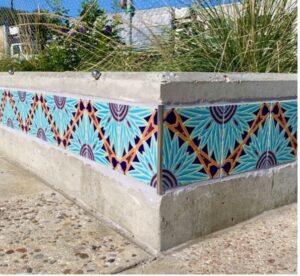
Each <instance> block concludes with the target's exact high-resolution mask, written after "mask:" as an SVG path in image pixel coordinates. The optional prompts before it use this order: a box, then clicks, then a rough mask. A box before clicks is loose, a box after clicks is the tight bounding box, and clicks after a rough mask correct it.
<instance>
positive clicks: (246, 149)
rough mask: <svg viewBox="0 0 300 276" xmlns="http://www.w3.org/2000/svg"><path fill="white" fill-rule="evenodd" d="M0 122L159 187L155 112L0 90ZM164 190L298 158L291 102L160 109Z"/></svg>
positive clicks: (149, 109) (40, 94) (105, 103)
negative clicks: (162, 112) (162, 110)
mask: <svg viewBox="0 0 300 276" xmlns="http://www.w3.org/2000/svg"><path fill="white" fill-rule="evenodd" d="M0 124H2V125H5V126H6V127H10V128H13V129H15V130H18V131H22V132H24V133H27V134H28V135H31V136H33V137H35V138H39V139H41V140H43V141H45V142H47V143H50V144H52V145H53V146H58V147H61V148H64V149H65V150H67V151H70V152H72V153H74V154H77V155H80V156H83V157H85V158H88V159H90V160H92V161H95V162H96V163H98V164H101V165H103V166H106V167H108V168H111V169H112V170H115V171H117V172H119V173H122V174H124V175H126V176H130V177H133V178H134V179H136V180H139V181H141V182H143V183H145V184H147V185H150V186H152V187H156V186H157V181H158V177H157V172H158V158H157V154H158V147H159V145H158V141H157V139H158V135H157V131H158V126H157V124H158V119H157V108H149V107H138V106H133V105H126V104H118V103H107V102H102V101H99V100H89V99H80V98H77V99H76V98H72V97H64V96H57V95H49V94H47V93H33V92H28V91H17V90H7V89H0ZM163 129H164V130H163V142H162V147H163V156H162V168H161V170H162V174H161V175H162V185H163V188H164V190H167V189H170V188H174V187H177V186H184V185H189V184H192V183H196V182H201V181H204V180H209V179H218V178H222V177H226V176H229V175H235V174H239V173H244V172H249V171H254V170H258V169H266V168H270V167H273V166H276V165H280V164H285V163H288V162H292V161H294V160H296V158H297V101H296V100H290V101H281V102H262V103H241V104H225V105H211V106H193V107H177V108H165V114H164V125H163Z"/></svg>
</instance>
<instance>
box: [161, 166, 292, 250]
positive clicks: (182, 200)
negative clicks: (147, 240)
mask: <svg viewBox="0 0 300 276" xmlns="http://www.w3.org/2000/svg"><path fill="white" fill-rule="evenodd" d="M296 200H297V164H296V162H294V163H291V164H288V165H285V166H281V167H277V168H274V169H272V170H263V171H256V172H249V173H247V174H243V175H241V176H238V177H229V178H224V179H223V180H222V181H221V182H220V180H218V181H216V182H215V183H209V184H206V185H203V184H199V185H193V186H190V187H185V188H184V189H178V190H174V191H173V190H170V191H169V192H168V193H167V194H166V195H165V196H163V198H162V203H161V207H160V213H161V220H162V226H161V249H162V250H167V249H169V248H172V247H173V246H176V245H178V244H180V243H184V242H186V241H188V240H190V239H195V238H197V237H200V236H203V235H206V234H209V233H212V232H215V231H218V230H220V229H224V228H226V227H229V226H232V225H235V224H237V223H239V222H242V221H244V220H247V219H249V218H252V217H254V216H256V215H258V214H260V213H262V212H264V211H266V210H271V209H273V208H275V207H278V206H282V205H286V204H290V203H293V202H295V201H296Z"/></svg>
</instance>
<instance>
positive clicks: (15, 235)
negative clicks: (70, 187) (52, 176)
mask: <svg viewBox="0 0 300 276" xmlns="http://www.w3.org/2000/svg"><path fill="white" fill-rule="evenodd" d="M0 218H1V219H0V274H15V273H43V274H45V273H46V274H50V273H51V274H52V273H55V274H62V273H65V274H68V273H73V274H74V273H87V274H99V273H106V274H108V273H116V272H120V271H122V270H124V269H126V268H130V267H132V266H134V265H136V264H138V263H140V262H142V261H145V260H149V259H151V258H152V257H151V256H150V255H149V254H148V253H146V252H145V251H143V250H142V249H140V248H138V247H137V246H136V245H135V244H133V243H132V242H131V241H129V240H127V239H126V238H124V237H122V236H121V235H119V234H118V233H116V232H115V231H114V230H112V229H110V228H108V227H107V226H106V225H105V224H103V223H101V222H100V221H99V220H97V219H95V218H94V217H92V216H90V215H89V214H87V213H86V212H85V211H84V210H82V209H81V208H80V207H78V206H77V205H75V204H74V203H73V202H71V201H69V200H67V199H65V198H64V197H63V196H61V195H60V194H59V193H56V192H54V191H53V190H51V189H50V188H48V187H47V186H45V185H44V183H42V182H41V181H40V180H39V179H37V178H36V177H35V176H33V175H31V174H30V173H28V172H27V171H24V169H21V168H19V167H18V166H16V165H15V164H10V163H8V162H7V161H6V160H4V159H3V158H1V157H0Z"/></svg>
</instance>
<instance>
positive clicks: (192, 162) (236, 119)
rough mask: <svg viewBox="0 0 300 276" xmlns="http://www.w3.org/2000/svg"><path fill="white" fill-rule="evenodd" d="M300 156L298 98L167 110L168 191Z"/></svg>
mask: <svg viewBox="0 0 300 276" xmlns="http://www.w3.org/2000/svg"><path fill="white" fill-rule="evenodd" d="M296 158H297V101H296V100H291V101H281V102H265V103H242V104H230V105H219V106H218V105H212V106H198V107H184V108H171V109H167V110H165V118H164V143H163V185H164V188H165V189H170V188H173V187H176V186H183V185H188V184H192V183H195V182H201V181H203V180H207V179H213V178H221V177H226V176H229V175H234V174H239V173H244V172H249V171H253V170H258V169H266V168H270V167H273V166H276V165H281V164H284V163H288V162H292V161H295V160H296Z"/></svg>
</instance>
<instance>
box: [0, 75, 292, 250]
mask: <svg viewBox="0 0 300 276" xmlns="http://www.w3.org/2000/svg"><path fill="white" fill-rule="evenodd" d="M296 86H297V83H296V76H295V75H287V74H258V75H257V74H228V75H226V76H224V74H210V73H207V74H201V73H190V74H188V73H109V72H106V73H104V74H103V75H102V76H101V78H100V79H99V80H98V81H96V80H94V79H93V78H92V77H91V75H90V74H88V73H15V74H14V75H9V74H8V73H1V74H0V87H3V88H4V90H3V92H4V91H5V92H4V93H2V97H1V101H2V104H1V106H0V117H1V118H0V121H1V120H2V124H3V118H4V117H5V116H6V117H7V118H6V117H5V118H6V119H5V120H4V124H6V126H3V125H2V126H0V139H1V140H0V152H1V153H4V154H6V155H7V156H8V158H11V159H13V160H15V161H17V162H19V163H20V164H21V165H23V166H25V167H26V168H27V169H29V170H31V171H33V172H34V173H35V174H37V175H38V176H39V177H41V178H43V179H44V180H45V181H47V182H48V183H49V184H50V185H52V186H54V187H55V188H57V189H59V190H61V191H63V192H64V193H65V194H67V195H68V196H69V197H71V198H72V199H73V200H74V201H76V202H77V203H78V204H80V205H81V206H84V207H85V208H88V209H90V210H92V211H93V212H94V213H95V214H96V215H97V216H102V217H103V218H105V219H106V220H108V221H110V222H111V223H113V224H114V226H115V227H117V228H118V229H119V230H120V231H123V232H124V233H127V235H130V236H131V237H132V238H133V239H134V240H135V241H136V242H138V243H139V244H142V245H143V246H145V247H147V248H148V249H149V250H151V251H153V252H158V251H161V250H167V249H168V248H171V247H173V246H176V245H178V244H180V243H183V242H185V241H188V240H190V239H193V238H196V237H199V236H201V235H205V234H208V233H210V232H213V231H216V230H219V229H222V228H224V227H227V226H230V225H233V224H235V223H238V222H240V221H243V220H245V219H248V218H250V217H252V216H254V215H256V214H259V213H261V212H263V211H265V210H269V209H272V208H275V207H277V206H281V205H284V204H288V203H290V202H293V201H295V200H296V166H295V160H296V153H297V138H296V137H297V125H296V122H297V104H296V101H295V99H296V96H297V89H296ZM28 91H29V92H30V93H26V94H24V92H28ZM19 92H21V93H19ZM24 95H36V96H33V97H31V96H30V97H31V98H32V99H33V102H35V104H36V106H35V105H34V104H32V103H30V108H29V109H31V112H30V111H29V113H30V114H31V115H30V116H29V119H28V118H27V116H28V115H25V117H23V119H22V113H24V110H23V109H22V108H20V106H21V105H20V106H19V107H18V106H17V102H18V101H19V104H20V103H21V102H22V99H23V98H24ZM54 95H55V96H56V97H58V98H59V99H62V98H65V99H77V101H79V102H80V101H82V102H83V103H84V104H83V106H84V107H83V109H82V110H81V111H80V110H79V111H80V112H79V113H76V112H73V111H72V112H71V113H70V114H71V117H72V120H74V118H76V117H78V116H79V117H80V118H83V117H84V116H88V118H91V119H92V118H94V117H93V116H94V115H95V112H94V111H95V110H94V111H93V108H91V107H88V103H92V106H96V105H95V104H94V102H97V103H101V104H104V105H108V106H109V103H114V104H115V105H116V106H117V107H123V106H124V105H128V106H131V107H139V108H140V107H143V108H145V109H149V108H150V109H151V108H152V109H153V108H154V109H155V108H156V107H158V105H162V104H163V107H164V110H165V115H164V116H165V117H164V119H165V121H164V125H163V129H164V135H163V137H162V138H163V139H162V140H160V141H157V139H158V138H159V137H160V134H162V132H160V133H158V134H157V133H153V134H154V135H152V136H149V137H148V136H147V138H146V137H145V136H141V137H140V138H141V141H142V144H143V147H141V148H140V150H139V152H136V159H132V160H131V161H132V162H133V163H132V164H134V163H135V164H137V163H136V162H140V163H141V164H144V165H143V166H137V167H136V174H135V175H134V177H127V176H124V175H122V173H120V170H121V167H120V166H117V167H116V168H117V169H116V170H112V169H111V168H108V167H107V166H106V165H105V164H102V163H101V162H100V163H99V162H98V163H97V162H92V161H91V160H89V159H87V158H83V157H89V156H90V155H86V154H85V155H84V154H83V156H80V152H78V153H79V154H77V155H76V151H72V150H71V151H70V150H68V147H67V148H66V145H64V143H62V144H61V143H58V145H56V144H55V143H45V141H42V140H41V139H37V138H36V137H33V136H37V134H35V135H33V136H30V135H27V134H25V133H27V132H28V133H31V134H32V129H34V128H37V125H36V126H33V127H32V125H34V123H32V122H34V119H33V118H34V117H35V116H37V110H38V108H37V106H40V108H41V109H42V110H44V111H43V112H44V113H46V121H45V123H46V124H48V123H49V124H50V126H51V127H50V128H51V129H52V131H53V129H56V130H57V131H56V132H55V131H54V132H55V135H56V136H55V135H54V136H55V137H56V138H57V137H59V135H65V134H66V133H65V132H64V131H63V132H60V130H59V129H58V128H59V126H60V119H59V118H61V117H59V116H58V122H52V120H55V118H54V117H55V115H54V114H55V113H53V112H54V111H50V109H51V105H49V104H50V103H51V100H49V98H47V97H50V98H51V99H54ZM30 97H29V98H30ZM78 99H79V100H78ZM278 102H280V103H278ZM7 103H9V104H7ZM58 104H59V103H58ZM9 105H10V106H12V107H13V108H11V109H9V110H10V112H8V111H9V110H8V108H7V107H6V106H9ZM14 106H15V107H16V108H14ZM79 107H80V104H78V103H76V104H75V110H76V108H77V109H78V108H79ZM256 107H257V108H256ZM266 107H267V109H266ZM5 108H6V109H5ZM79 109H80V108H79ZM96 109H97V107H96ZM211 109H216V110H217V111H218V112H221V113H222V114H221V113H220V114H221V115H222V116H221V115H220V114H219V115H220V116H221V117H222V118H221V119H222V122H221V123H220V124H219V125H216V124H215V125H213V124H214V123H213V121H207V120H208V119H213V118H214V117H213V114H212V112H211ZM231 109H232V110H235V112H233V113H232V112H230V114H231V115H232V114H234V116H231V117H230V118H229V119H228V118H227V115H226V114H227V113H226V112H227V111H228V110H229V111H230V110H231ZM265 109H266V110H268V111H267V112H264V111H265ZM4 110H5V111H4ZM7 110H8V111H7ZM107 110H108V112H107V113H105V114H106V115H107V114H110V113H109V109H107ZM117 110H118V108H117ZM246 111H247V112H246ZM278 111H280V112H279V113H278ZM26 112H28V110H27V111H26ZM26 112H25V113H26ZM51 112H52V113H51ZM174 112H175V113H174ZM218 112H217V113H218ZM96 113H97V112H96ZM170 113H174V114H175V115H174V114H173V115H174V116H173V115H172V116H173V118H172V116H171V117H170ZM7 114H8V115H7ZM9 114H11V116H12V118H10V119H11V120H8V116H9ZM105 114H104V115H105ZM23 115H24V114H23ZM214 115H215V116H216V119H218V114H214ZM237 115H238V116H237ZM97 116H98V115H96V117H97ZM99 116H100V115H99ZM235 116H237V117H235ZM100 117H101V116H100ZM108 117H109V116H104V117H102V119H101V120H100V121H98V122H99V124H103V122H104V121H105V120H106V125H105V124H104V125H103V129H104V134H105V133H108V132H107V131H108V130H105V127H107V126H108V125H109V122H111V119H112V118H111V119H110V120H108V119H107V118H108ZM138 117H139V118H140V117H141V116H138ZM148 117H149V116H146V115H145V118H148ZM26 118H27V119H26ZM105 118H106V119H105ZM226 118H227V119H228V120H227V119H226ZM262 118H263V119H264V123H262V120H261V119H262ZM115 119H116V122H118V121H119V122H120V121H122V120H121V118H120V117H119V116H117V118H115ZM14 120H15V121H16V122H15V124H13V125H18V124H19V130H18V131H17V130H16V129H10V128H9V127H8V126H12V124H11V121H12V122H13V121H14ZM155 120H157V118H156V119H155ZM161 120H162V118H158V122H157V124H161V123H162V122H161ZM146 121H147V120H146ZM8 122H9V123H8ZM39 122H40V121H39ZM78 122H79V121H78ZM128 122H129V121H128ZM128 122H127V123H128ZM228 122H231V123H234V124H235V125H230V127H228V125H227V124H228ZM132 123H133V122H131V123H130V122H129V125H128V124H127V128H129V129H130V126H131V124H132ZM79 124H80V123H79ZM82 124H83V128H82V129H83V132H85V131H86V130H88V129H89V127H88V125H87V124H86V123H84V122H83V123H82ZM75 125H76V123H75ZM273 125H274V128H273ZM199 126H200V127H204V128H206V129H209V131H206V132H201V129H197V127H199ZM246 126H248V127H249V128H248V127H246ZM77 127H78V124H77V126H76V127H75V128H74V129H76V128H77ZM145 127H146V128H147V125H145V126H141V131H143V132H144V131H145ZM47 129H48V130H49V128H47V127H46V128H45V130H47ZM96 129H98V131H100V130H101V129H102V128H101V127H96ZM96 129H92V131H91V132H92V133H94V132H95V131H96ZM107 129H108V128H107ZM210 129H211V130H212V131H210ZM232 129H234V130H235V132H232V131H233V130H232ZM264 129H265V130H266V131H263V130H264ZM237 130H239V131H240V133H239V132H238V131H237ZM101 131H102V130H101ZM120 131H122V128H121V127H120V126H118V125H117V127H116V132H115V133H117V134H120V133H121V132H120ZM226 131H229V132H228V135H227V136H226V135H225V136H224V133H225V132H226ZM165 132H169V134H165ZM171 132H173V134H172V133H171ZM197 133H198V134H197ZM199 133H200V136H199V137H194V136H198V135H199ZM205 133H206V134H205ZM218 133H219V134H220V135H221V136H220V137H219V138H218V137H217V136H216V134H218ZM274 133H275V134H276V135H275V134H274ZM207 134H209V135H207ZM219 134H218V135H219ZM168 135H169V136H168ZM205 135H207V137H206V138H205ZM84 136H85V137H86V135H84ZM104 136H105V135H104ZM41 137H44V136H43V135H42V136H40V137H39V138H41ZM55 137H54V138H55ZM76 137H77V138H78V135H77V134H76V131H75V132H74V133H73V134H72V138H71V139H77V138H76ZM116 137H117V136H116ZM120 137H121V138H120V139H119V140H117V142H115V144H116V145H117V146H116V147H113V148H112V149H113V152H114V153H115V154H116V153H117V152H118V150H117V149H116V148H118V147H120V145H121V144H120V143H121V142H123V140H126V139H124V136H123V137H122V136H120ZM150 137H151V138H150ZM168 137H169V140H168ZM226 137H233V138H234V139H236V141H234V142H235V143H231V142H230V141H229V142H228V141H227V142H226ZM247 137H248V138H247ZM274 137H275V138H274ZM106 138H107V136H106ZM106 138H105V139H106ZM216 138H218V139H216ZM240 138H241V139H242V140H239V139H240ZM246 138H247V139H246ZM97 139H98V138H97ZM205 139H206V140H205ZM209 139H211V140H212V141H214V142H215V141H219V142H218V144H217V146H216V144H215V143H213V144H212V145H213V149H211V148H210V146H209ZM245 139H246V140H247V141H246V140H245ZM79 140H80V139H79ZM57 141H59V140H57ZM89 141H90V140H89V139H87V141H85V142H87V143H89ZM91 141H93V139H92V140H91ZM132 141H133V140H132ZM163 141H164V144H163V145H162V142H163ZM201 141H202V142H203V141H204V142H205V141H206V142H205V143H204V145H203V144H201ZM106 142H107V143H108V144H111V143H112V139H109V140H106ZM154 142H155V143H154ZM92 143H93V142H92ZM134 143H137V142H134ZM191 143H193V144H191ZM228 143H229V144H228ZM156 144H158V145H157V146H156ZM153 145H155V146H156V147H157V148H155V147H154V148H153ZM226 145H227V146H228V145H229V147H228V149H227V150H226V154H225V153H224V152H225V151H224V149H225V148H226V147H225V146H226ZM264 146H266V147H265V148H264ZM168 147H169V148H168ZM92 148H93V147H92ZM121 148H122V147H121ZM161 148H162V149H163V151H162V152H161V153H159V152H158V149H161ZM240 148H241V150H239V149H240ZM66 149H67V151H66ZM122 149H124V148H122ZM132 149H135V146H134V145H133V147H132V145H131V146H130V147H128V150H132ZM182 149H184V150H182ZM99 150H100V148H99V149H98V150H96V152H95V154H96V153H99ZM237 150H238V151H239V154H240V155H239V157H237V158H233V157H232V156H231V155H232V154H234V152H235V151H237ZM274 151H275V153H274ZM253 152H254V153H255V154H256V158H252V159H251V158H249V156H250V157H251V156H253V154H252V153H253ZM150 153H151V154H152V155H151V154H150ZM200 153H201V154H200ZM264 153H265V154H264ZM119 154H122V150H121V151H119ZM157 154H158V155H160V154H162V166H163V167H162V169H163V170H162V176H163V180H164V179H168V180H170V179H171V180H172V179H173V178H172V177H173V176H175V178H176V179H177V180H178V183H181V184H182V185H181V184H180V185H179V186H177V187H172V188H173V189H170V190H166V189H165V190H166V192H165V194H164V195H161V196H159V195H157V193H156V190H155V189H153V188H151V187H149V186H148V185H149V184H151V183H152V182H153V179H154V175H153V174H155V173H151V168H153V167H155V166H156V165H157V166H158V164H157V163H155V162H158V160H155V158H149V156H153V157H155V156H156V159H158V157H159V156H157ZM176 154H177V155H176ZM178 154H179V155H178ZM197 154H200V155H199V156H200V157H201V158H198V159H199V160H198V161H197V160H196V159H193V158H192V157H193V155H197ZM218 154H219V155H218ZM260 154H262V155H263V156H265V157H266V158H264V159H263V160H264V162H259V160H260V158H259V157H260ZM274 154H275V158H273V157H274ZM191 156H192V157H191ZM122 157H123V156H119V158H121V159H122ZM203 157H205V158H203ZM208 157H210V158H211V159H214V160H215V161H216V159H217V157H220V162H217V163H218V168H219V173H217V176H218V177H217V178H215V177H213V178H202V177H200V178H199V176H200V175H202V174H203V173H204V172H205V169H204V168H203V164H202V163H201V162H203V161H204V163H205V164H207V165H208V167H211V164H212V163H211V162H210V163H209V162H206V161H207V160H208V159H207V158H208ZM231 157H232V158H231ZM182 158H183V159H182ZM225 160H227V161H230V162H231V164H235V165H234V166H232V170H231V172H233V173H227V174H226V171H224V168H225V165H226V164H224V162H223V161H225ZM261 160H262V159H261ZM274 160H276V162H275V161H274ZM187 161H188V162H187ZM189 162H191V163H190V164H189ZM243 162H246V164H248V163H249V164H250V163H251V162H252V163H253V164H252V163H251V164H252V166H254V167H251V166H250V167H249V166H248V167H247V166H244V165H242V168H246V169H244V170H241V169H240V167H239V164H242V163H243ZM247 162H248V163H247ZM257 162H258V163H259V164H260V165H261V164H263V165H264V166H262V167H257V164H258V163H257ZM118 165H121V164H120V162H119V163H118ZM199 165H201V166H202V167H201V168H200V167H199ZM274 165H276V167H273V166H274ZM196 167H197V168H196ZM198 167H199V168H198ZM194 168H196V169H197V170H196V175H194V174H195V171H194ZM237 168H239V169H237ZM249 168H250V169H249ZM258 168H259V169H260V170H256V169H258ZM131 169H133V167H130V170H131ZM253 169H255V170H256V171H255V172H253V171H252V170H253ZM235 170H237V171H238V173H236V171H235ZM170 172H172V173H173V174H172V175H171V174H170ZM187 175H190V176H191V178H190V180H191V181H190V180H189V181H188V182H184V181H186V179H185V177H186V176H187ZM225 176H226V177H225ZM145 179H147V181H146V184H148V185H143V184H142V182H143V180H145ZM187 184H189V186H184V185H187ZM171 186H172V185H171ZM175 186H176V185H175ZM168 187H169V186H168ZM165 188H166V187H165ZM120 203H122V204H120Z"/></svg>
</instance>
